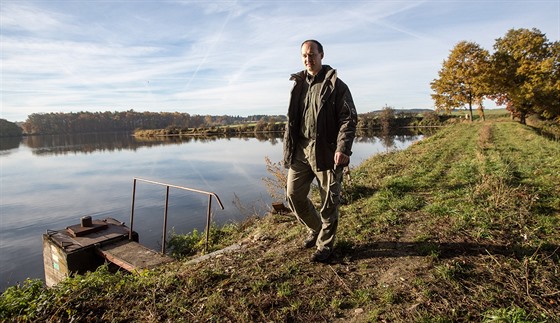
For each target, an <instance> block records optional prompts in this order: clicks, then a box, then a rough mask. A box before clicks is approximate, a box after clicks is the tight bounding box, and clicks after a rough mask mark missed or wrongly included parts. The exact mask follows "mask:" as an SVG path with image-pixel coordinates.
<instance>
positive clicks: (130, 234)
mask: <svg viewBox="0 0 560 323" xmlns="http://www.w3.org/2000/svg"><path fill="white" fill-rule="evenodd" d="M137 180H138V181H141V182H146V183H151V184H156V185H162V186H166V187H167V192H166V194H165V211H164V213H163V239H162V244H161V252H162V253H163V254H165V242H166V241H165V240H166V239H167V210H168V208H169V188H170V187H174V188H178V189H182V190H186V191H190V192H195V193H200V194H205V195H208V212H207V213H206V244H205V247H204V249H205V251H208V243H209V238H210V223H211V219H212V196H213V197H214V198H215V199H216V201H218V205H219V206H220V208H221V209H222V210H223V209H224V205H223V204H222V201H220V198H219V197H218V195H216V194H215V193H212V192H206V191H201V190H197V189H193V188H188V187H183V186H177V185H171V184H165V183H160V182H155V181H150V180H147V179H142V178H134V184H133V188H132V210H131V212H130V232H129V235H128V239H129V240H132V232H133V224H134V203H135V200H136V182H137Z"/></svg>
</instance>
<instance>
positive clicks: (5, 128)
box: [0, 119, 22, 137]
mask: <svg viewBox="0 0 560 323" xmlns="http://www.w3.org/2000/svg"><path fill="white" fill-rule="evenodd" d="M21 132H22V130H21V128H20V127H19V126H18V125H17V124H15V123H13V122H10V121H8V120H6V119H0V137H16V136H21Z"/></svg>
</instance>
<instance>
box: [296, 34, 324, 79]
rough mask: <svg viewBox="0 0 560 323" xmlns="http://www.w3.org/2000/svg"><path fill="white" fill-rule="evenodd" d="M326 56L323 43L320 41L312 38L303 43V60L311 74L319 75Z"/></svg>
mask: <svg viewBox="0 0 560 323" xmlns="http://www.w3.org/2000/svg"><path fill="white" fill-rule="evenodd" d="M324 56H325V54H324V53H323V45H321V43H319V42H318V41H316V40H313V39H310V40H306V41H304V42H303V43H302V44H301V60H302V62H303V65H304V66H305V69H306V70H307V72H308V73H309V74H311V75H317V73H319V72H320V71H321V68H323V64H322V62H321V61H322V59H323V57H324Z"/></svg>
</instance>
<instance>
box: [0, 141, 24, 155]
mask: <svg viewBox="0 0 560 323" xmlns="http://www.w3.org/2000/svg"><path fill="white" fill-rule="evenodd" d="M21 141H22V138H21V137H2V138H0V154H4V153H5V151H6V150H11V149H15V148H18V147H19V144H20V143H21Z"/></svg>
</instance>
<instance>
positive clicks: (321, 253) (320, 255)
mask: <svg viewBox="0 0 560 323" xmlns="http://www.w3.org/2000/svg"><path fill="white" fill-rule="evenodd" d="M331 255H332V250H331V249H329V248H324V249H321V250H319V249H317V251H315V253H313V255H312V256H311V261H313V262H322V263H326V262H328V260H329V258H330V257H331Z"/></svg>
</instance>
